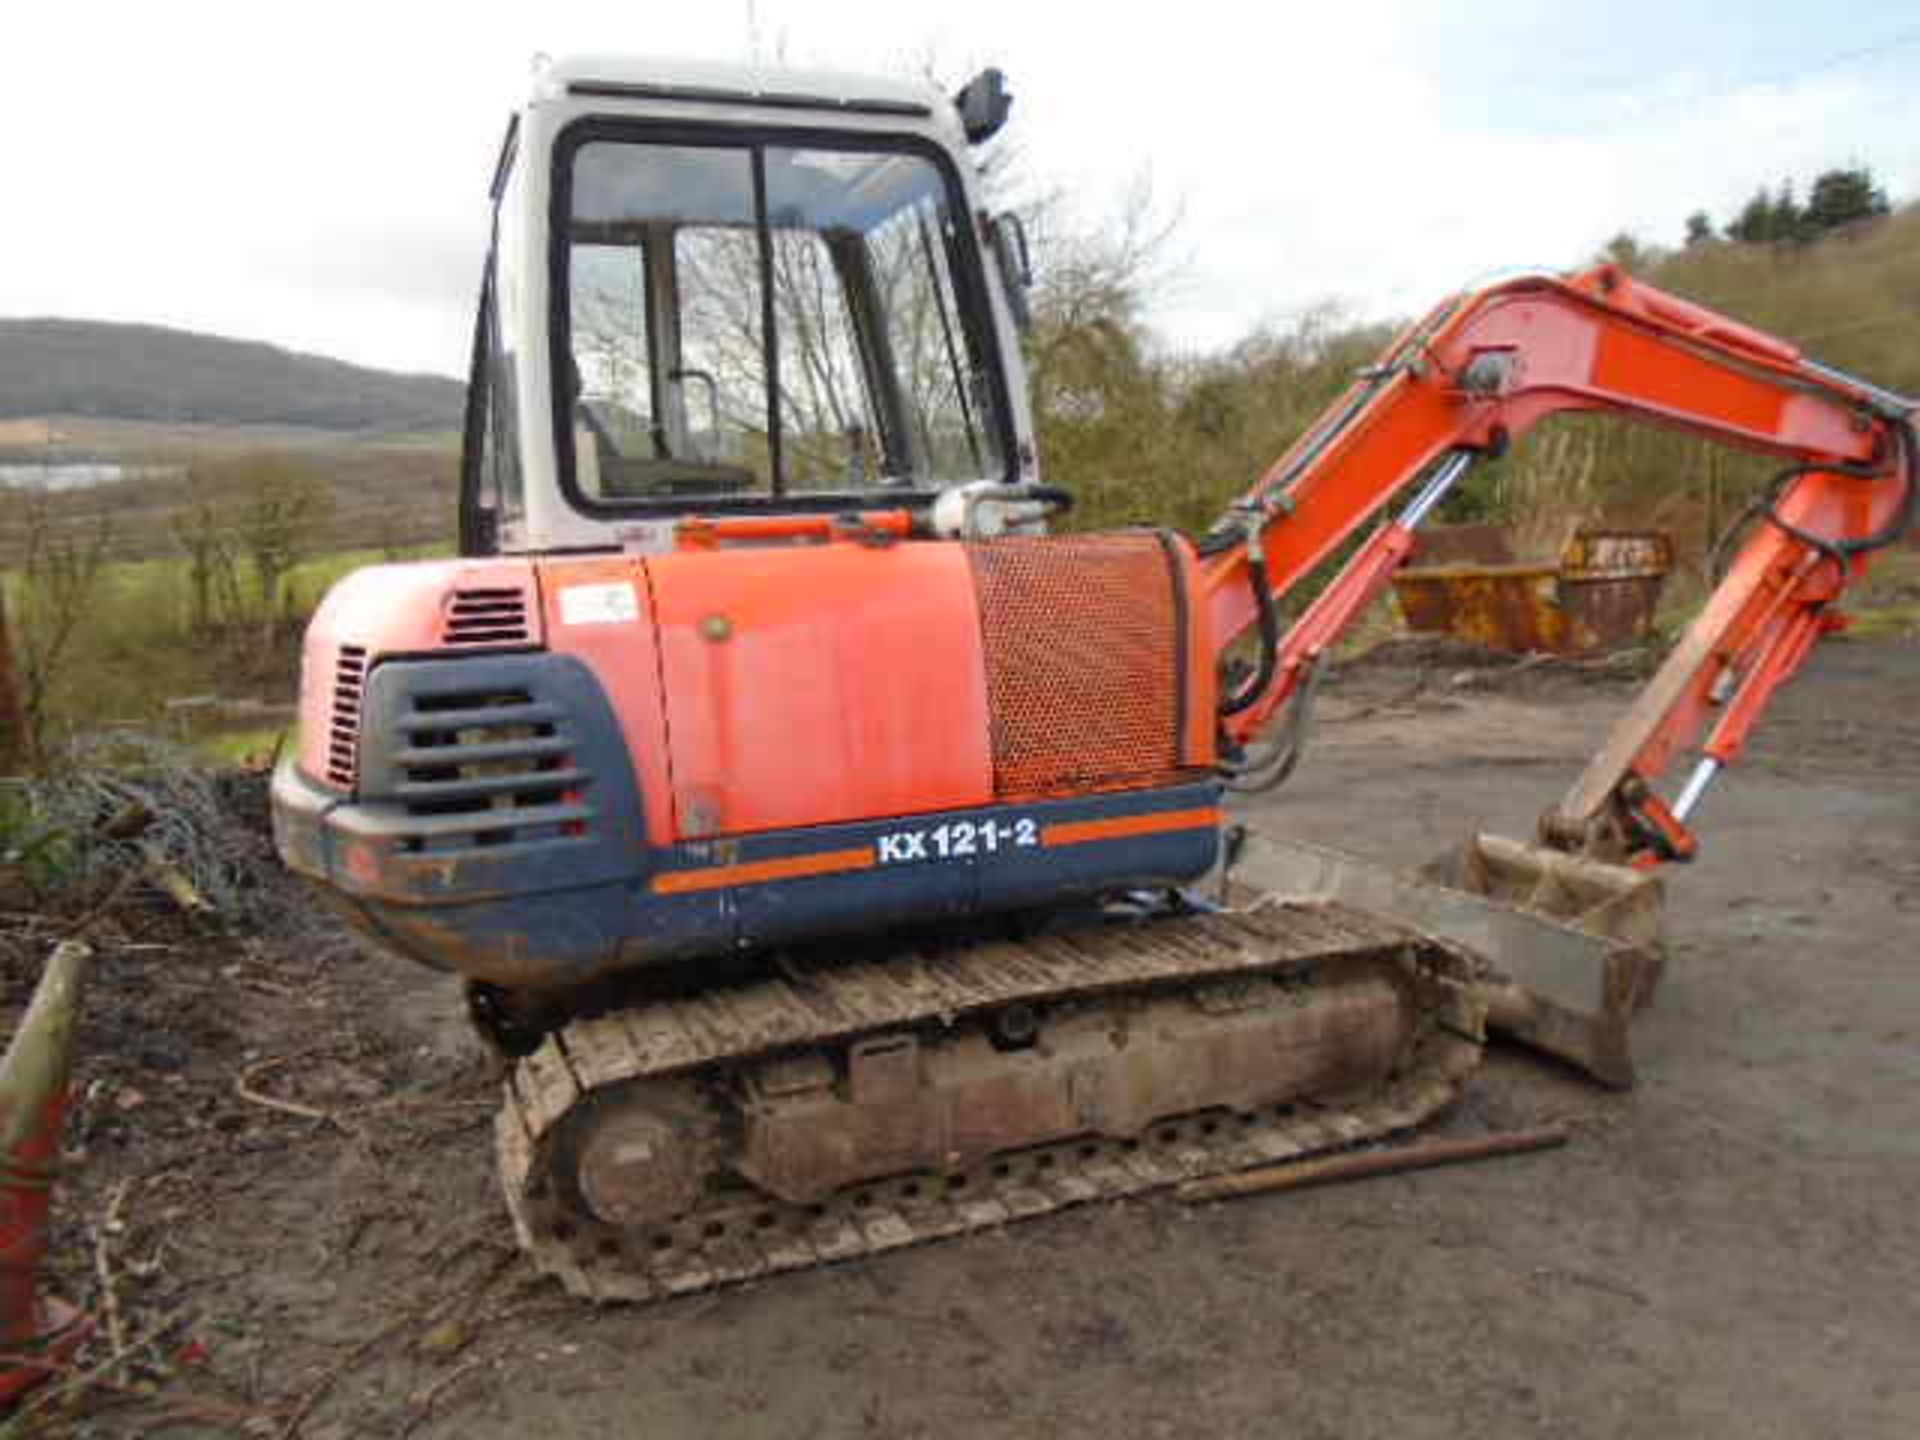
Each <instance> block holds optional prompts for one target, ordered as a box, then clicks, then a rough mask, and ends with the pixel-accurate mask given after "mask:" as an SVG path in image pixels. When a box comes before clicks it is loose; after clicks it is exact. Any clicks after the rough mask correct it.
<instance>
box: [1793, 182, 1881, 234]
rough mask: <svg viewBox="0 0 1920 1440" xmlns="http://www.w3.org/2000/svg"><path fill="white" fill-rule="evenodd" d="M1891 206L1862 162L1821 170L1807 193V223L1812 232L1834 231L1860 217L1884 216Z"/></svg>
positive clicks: (1864, 218)
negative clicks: (1860, 163)
mask: <svg viewBox="0 0 1920 1440" xmlns="http://www.w3.org/2000/svg"><path fill="white" fill-rule="evenodd" d="M1891 208H1892V207H1891V206H1889V205H1888V204H1887V193H1886V191H1884V190H1882V189H1881V188H1880V186H1879V185H1878V184H1876V183H1875V181H1874V178H1873V172H1872V171H1871V170H1869V169H1868V168H1867V167H1866V166H1864V165H1855V166H1849V167H1844V168H1840V169H1835V170H1826V171H1822V172H1821V173H1820V174H1819V175H1817V176H1816V177H1814V182H1813V189H1812V191H1811V192H1810V193H1809V194H1808V196H1807V208H1806V212H1805V219H1806V225H1807V228H1808V230H1809V231H1811V232H1812V233H1814V234H1823V233H1825V232H1826V231H1829V230H1837V229H1839V228H1840V227H1841V226H1843V225H1851V224H1853V223H1855V222H1856V221H1860V220H1871V219H1874V218H1876V217H1877V216H1881V215H1885V214H1886V213H1887V212H1888V211H1889V210H1890V209H1891Z"/></svg>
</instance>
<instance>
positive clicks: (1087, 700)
mask: <svg viewBox="0 0 1920 1440" xmlns="http://www.w3.org/2000/svg"><path fill="white" fill-rule="evenodd" d="M967 551H968V557H969V559H970V560H971V561H972V564H973V576H974V584H975V587H976V589H977V590H978V592H979V597H980V627H981V637H982V641H983V644H984V649H985V655H986V667H987V702H988V705H989V707H990V712H991V725H992V742H993V779H994V790H995V793H996V794H997V795H998V797H999V798H1001V799H1009V798H1013V797H1019V796H1029V795H1043V794H1047V793H1050V792H1058V791H1075V790H1084V789H1088V788H1101V787H1108V786H1111V787H1119V786H1128V785H1136V784H1155V783H1159V782H1162V781H1166V780H1170V779H1172V778H1173V777H1174V776H1175V774H1176V773H1177V772H1178V771H1179V770H1180V727H1181V689H1182V686H1183V684H1184V681H1185V677H1184V676H1183V675H1182V674H1181V665H1182V641H1183V626H1184V617H1183V614H1182V606H1181V596H1180V592H1179V590H1178V588H1177V586H1178V583H1179V582H1178V579H1177V578H1176V572H1175V569H1174V563H1173V560H1172V559H1171V557H1170V556H1169V555H1168V554H1167V552H1166V550H1165V548H1164V546H1163V545H1162V544H1161V541H1160V537H1159V536H1157V535H1154V534H1151V533H1147V532H1141V533H1132V534H1120V535H1088V536H1059V537H1031V538H1014V539H1005V540H990V541H986V542H983V543H980V544H975V545H970V546H968V547H967Z"/></svg>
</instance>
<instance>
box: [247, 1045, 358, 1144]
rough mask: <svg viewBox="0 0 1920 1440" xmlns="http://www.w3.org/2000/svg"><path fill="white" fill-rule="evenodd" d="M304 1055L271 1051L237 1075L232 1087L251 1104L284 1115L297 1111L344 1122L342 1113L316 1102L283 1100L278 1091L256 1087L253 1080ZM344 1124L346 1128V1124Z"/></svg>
mask: <svg viewBox="0 0 1920 1440" xmlns="http://www.w3.org/2000/svg"><path fill="white" fill-rule="evenodd" d="M305 1058H306V1057H305V1056H304V1055H269V1056H267V1057H266V1058H265V1059H264V1060H256V1061H254V1062H253V1063H252V1064H251V1065H248V1066H247V1067H245V1068H244V1069H243V1070H241V1072H240V1073H239V1074H238V1075H236V1076H234V1078H233V1091H234V1093H235V1094H236V1095H238V1096H239V1097H240V1098H241V1099H242V1100H245V1101H247V1102H249V1103H250V1104H254V1105H259V1106H263V1107H264V1108H266V1109H268V1110H278V1111H279V1112H280V1113H281V1114H283V1115H297V1116H298V1117H299V1118H301V1119H302V1120H318V1121H320V1122H321V1123H322V1124H324V1125H341V1121H340V1118H339V1116H337V1115H335V1114H334V1113H333V1111H331V1110H322V1109H321V1108H320V1107H319V1106H317V1105H304V1104H302V1103H301V1102H300V1101H298V1100H282V1099H281V1098H280V1097H279V1096H277V1095H269V1094H267V1093H266V1092H265V1091H264V1090H258V1089H255V1088H254V1081H255V1080H257V1079H258V1078H259V1077H260V1076H262V1075H264V1074H265V1073H266V1072H267V1071H269V1070H277V1069H279V1068H280V1067H281V1066H282V1065H291V1064H292V1063H293V1062H294V1061H295V1060H303V1059H305ZM341 1128H343V1129H344V1128H345V1127H344V1125H342V1127H341Z"/></svg>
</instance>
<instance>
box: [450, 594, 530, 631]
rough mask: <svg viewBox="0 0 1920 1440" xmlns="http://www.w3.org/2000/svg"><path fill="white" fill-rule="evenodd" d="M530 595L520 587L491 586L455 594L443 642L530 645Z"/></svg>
mask: <svg viewBox="0 0 1920 1440" xmlns="http://www.w3.org/2000/svg"><path fill="white" fill-rule="evenodd" d="M527 639H528V629H527V592H526V591H524V590H522V589H520V588H518V587H517V586H489V587H486V588H475V589H471V590H456V591H454V592H453V603H452V605H450V606H449V607H448V609H447V623H446V628H445V630H444V631H443V632H442V634H441V640H442V642H443V643H444V644H447V645H462V646H470V645H524V644H526V643H527Z"/></svg>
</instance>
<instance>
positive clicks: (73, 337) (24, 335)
mask: <svg viewBox="0 0 1920 1440" xmlns="http://www.w3.org/2000/svg"><path fill="white" fill-rule="evenodd" d="M464 389H465V387H464V386H462V385H461V384H460V383H459V382H458V381H456V380H452V379H448V378H445V377H443V376H438V375H399V374H393V373H391V372H388V371H384V370H371V369H367V368H364V367H362V366H358V365H349V364H347V363H345V362H344V361H340V360H329V359H326V358H324V357H322V356H318V355H302V354H296V353H295V352H293V351H290V350H282V349H280V348H279V347H278V346H274V345H267V344H263V343H261V342H259V341H254V340H228V339H223V338H221V337H219V336H214V335H199V334H194V333H192V332H190V331H185V330H171V329H167V328H165V327H162V326H158V325H117V324H108V323H104V322H100V321H92V320H54V319H31V320H0V421H5V420H8V419H16V418H22V417H32V416H47V415H73V416H101V417H112V418H115V419H123V420H143V421H162V422H167V423H172V424H180V423H188V424H216V425H244V426H261V425H275V426H300V427H306V428H310V429H316V430H325V431H334V432H358V433H365V432H376V433H394V432H409V431H449V430H454V429H457V428H458V426H459V423H460V408H461V396H462V394H463V393H464Z"/></svg>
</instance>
